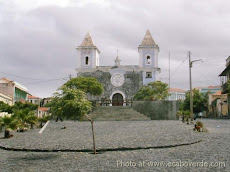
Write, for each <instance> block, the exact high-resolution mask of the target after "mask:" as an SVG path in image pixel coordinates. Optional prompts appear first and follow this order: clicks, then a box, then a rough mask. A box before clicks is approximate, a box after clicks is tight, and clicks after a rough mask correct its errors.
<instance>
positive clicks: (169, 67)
mask: <svg viewBox="0 0 230 172" xmlns="http://www.w3.org/2000/svg"><path fill="white" fill-rule="evenodd" d="M170 79H171V78H170V51H169V90H170Z"/></svg>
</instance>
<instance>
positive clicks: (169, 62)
mask: <svg viewBox="0 0 230 172" xmlns="http://www.w3.org/2000/svg"><path fill="white" fill-rule="evenodd" d="M169 91H170V51H169Z"/></svg>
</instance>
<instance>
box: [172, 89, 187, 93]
mask: <svg viewBox="0 0 230 172" xmlns="http://www.w3.org/2000/svg"><path fill="white" fill-rule="evenodd" d="M169 92H182V93H185V92H186V90H183V89H180V88H170V89H169Z"/></svg>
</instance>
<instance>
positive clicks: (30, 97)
mask: <svg viewBox="0 0 230 172" xmlns="http://www.w3.org/2000/svg"><path fill="white" fill-rule="evenodd" d="M28 99H40V98H39V97H36V96H32V95H29V96H28Z"/></svg>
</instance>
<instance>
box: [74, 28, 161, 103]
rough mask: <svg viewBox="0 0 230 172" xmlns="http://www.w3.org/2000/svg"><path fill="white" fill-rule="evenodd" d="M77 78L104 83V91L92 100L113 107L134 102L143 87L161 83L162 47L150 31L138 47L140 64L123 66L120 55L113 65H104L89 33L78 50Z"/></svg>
mask: <svg viewBox="0 0 230 172" xmlns="http://www.w3.org/2000/svg"><path fill="white" fill-rule="evenodd" d="M76 49H77V52H78V57H77V67H76V71H77V76H82V77H92V78H96V79H97V80H98V81H99V82H101V83H102V85H103V87H104V92H103V93H102V95H101V96H97V97H91V98H90V99H92V100H100V99H109V100H111V101H112V103H111V106H117V105H119V106H124V105H125V104H124V103H121V102H125V101H124V100H126V99H132V98H133V97H134V95H135V94H136V93H137V91H138V90H139V89H140V88H141V86H143V85H147V84H148V83H149V82H154V81H156V80H157V75H158V74H159V72H160V68H159V67H158V52H159V47H158V45H157V44H156V43H155V41H154V40H153V38H152V35H151V33H150V32H149V30H147V32H146V34H145V36H144V39H143V40H142V42H141V44H140V45H139V47H138V53H139V65H122V64H121V60H120V57H119V54H118V50H117V56H116V58H115V59H114V64H113V65H112V66H100V65H99V54H100V51H99V50H98V48H97V46H96V45H95V44H94V42H93V39H92V37H91V35H90V34H89V33H87V34H86V36H85V38H84V39H83V41H82V43H81V45H80V46H78V47H77V48H76Z"/></svg>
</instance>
